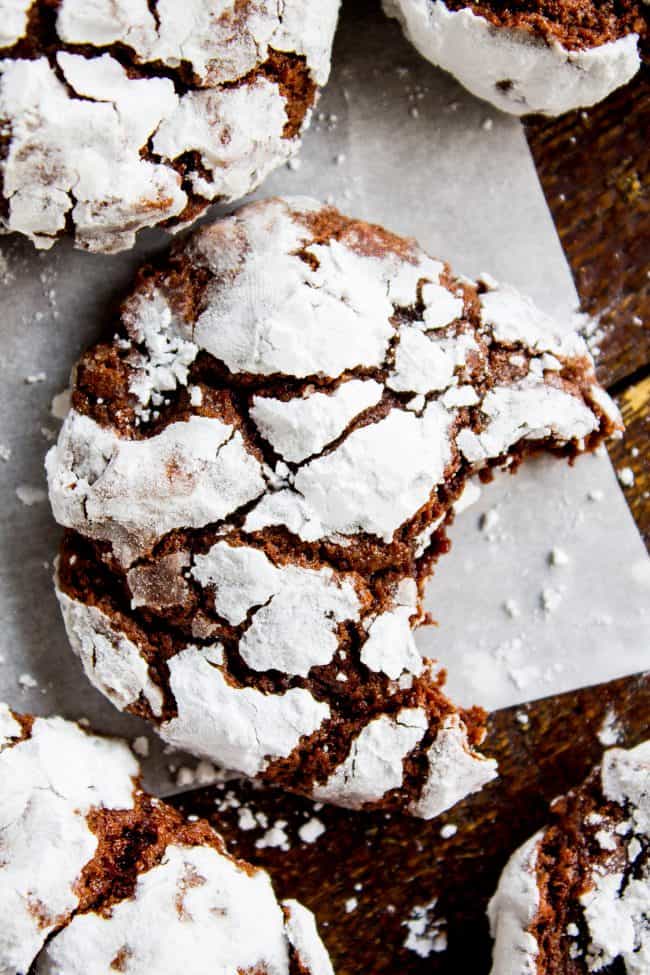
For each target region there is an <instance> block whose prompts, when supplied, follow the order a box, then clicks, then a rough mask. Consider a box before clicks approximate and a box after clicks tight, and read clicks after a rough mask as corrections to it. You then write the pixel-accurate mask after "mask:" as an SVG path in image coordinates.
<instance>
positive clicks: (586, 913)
mask: <svg viewBox="0 0 650 975" xmlns="http://www.w3.org/2000/svg"><path fill="white" fill-rule="evenodd" d="M592 782H593V783H595V782H598V784H599V787H600V790H601V799H600V805H598V804H596V805H595V806H594V807H593V808H592V811H591V812H589V813H588V814H586V815H585V814H584V813H583V814H582V821H581V822H579V823H577V824H576V823H574V822H573V820H572V821H571V826H570V828H571V830H572V831H571V833H570V835H569V838H568V840H567V842H568V843H569V844H570V845H571V846H572V847H573V846H575V842H576V841H575V831H576V829H577V830H578V831H579V830H587V831H589V830H590V831H591V832H592V833H593V837H594V840H595V841H596V844H597V847H596V848H597V849H598V850H599V852H598V853H596V854H594V853H593V846H591V847H589V846H586V849H587V850H589V851H590V852H588V853H586V854H585V852H584V849H585V847H582V848H581V853H580V857H581V863H580V879H579V883H578V885H577V889H576V890H575V891H574V895H573V896H574V900H570V901H569V904H568V908H569V911H570V912H571V915H570V916H571V917H572V918H574V919H575V920H572V923H571V925H570V926H571V928H572V931H573V935H572V936H573V937H576V938H578V935H579V933H580V932H581V931H582V932H583V936H582V935H581V937H580V940H579V941H576V943H575V945H573V946H572V947H571V949H570V957H571V958H572V959H573V964H574V966H575V970H576V971H580V972H582V971H584V972H598V971H601V970H603V969H606V968H607V969H609V966H611V965H614V964H615V963H617V962H618V963H619V964H620V965H621V966H622V969H621V970H623V969H624V970H625V972H626V973H628V975H643V973H644V972H646V971H648V967H649V966H650V924H649V923H648V915H647V909H648V903H649V902H650V870H649V869H648V861H647V852H646V853H645V854H644V851H647V844H648V839H649V834H650V742H643V743H642V744H640V745H638V746H637V747H636V748H632V749H630V750H629V751H625V750H624V749H621V748H613V749H611V750H609V751H608V752H606V753H605V755H604V757H603V762H602V767H601V769H600V772H599V773H598V771H596V772H595V773H594V774H593V775H592V776H591V777H590V779H588V780H587V783H586V784H585V786H584V787H583V788H584V789H587V788H589V787H590V783H592ZM581 791H582V790H580V789H579V790H577V791H576V794H575V798H573V794H570V796H569V797H568V799H567V800H566V801H567V802H568V803H569V807H568V808H569V810H571V809H573V808H576V809H579V808H580V807H579V806H575V805H571V803H573V804H575V803H576V802H579V800H580V795H581ZM611 804H614V806H615V809H614V811H612V807H611ZM616 807H618V811H616ZM566 814H567V813H565V815H566ZM572 815H573V814H572ZM549 829H557V827H555V826H552V827H549ZM547 832H548V831H547V830H543V831H541V832H540V833H538V834H536V835H535V836H534V837H533V838H532V839H530V840H528V841H527V842H526V843H525V844H524V845H523V846H522V847H520V849H519V850H518V851H517V852H516V853H515V854H514V855H513V856H512V858H511V859H510V862H509V863H508V865H507V866H506V868H505V870H504V872H503V874H502V876H501V879H500V881H499V886H498V888H497V892H496V894H495V895H494V897H493V898H492V901H491V902H490V906H489V910H488V913H489V916H490V924H491V928H492V935H493V937H494V938H495V945H494V954H493V959H494V962H493V968H492V972H493V975H537V973H538V972H540V971H546V970H547V969H546V968H545V967H544V960H542V961H541V962H540V961H539V960H538V959H539V957H540V951H541V945H540V943H538V940H537V937H536V934H537V932H538V931H539V933H540V937H541V936H544V934H545V929H546V928H548V927H550V926H551V924H552V914H550V915H549V911H550V907H549V904H547V905H546V912H547V913H546V916H545V917H544V918H541V917H540V916H538V913H539V909H540V905H541V897H540V889H539V888H540V886H541V883H542V879H541V877H539V876H538V874H537V871H536V858H537V856H538V852H539V851H540V850H541V848H542V845H543V844H544V841H545V837H546V833H547ZM555 843H556V844H557V843H558V840H557V839H556V840H555ZM552 849H553V847H551V850H552ZM546 857H547V859H548V857H549V850H548V849H546ZM640 858H641V859H640ZM552 869H553V867H552V865H551V866H549V865H548V863H547V865H546V867H545V871H546V873H548V872H549V871H552ZM568 889H569V890H571V889H572V888H571V887H569V888H568ZM551 932H552V933H551V934H550V935H548V934H547V935H546V936H547V937H554V933H553V931H552V928H551ZM560 936H562V935H560ZM540 966H541V967H540ZM549 970H550V969H549Z"/></svg>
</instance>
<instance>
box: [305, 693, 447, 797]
mask: <svg viewBox="0 0 650 975" xmlns="http://www.w3.org/2000/svg"><path fill="white" fill-rule="evenodd" d="M427 726H428V721H427V714H426V711H424V709H422V708H410V709H406V708H404V709H402V710H401V711H399V712H398V714H397V715H396V716H395V718H389V717H388V716H387V715H382V716H381V717H380V718H375V719H374V720H373V721H370V722H369V723H368V724H367V725H366V726H365V728H363V730H362V731H361V733H360V734H359V736H358V737H357V738H356V739H355V740H354V741H353V743H352V748H351V750H350V754H349V755H348V757H347V758H346V759H345V761H344V762H342V763H341V765H339V766H338V768H337V769H336V770H335V771H334V773H333V775H332V776H331V777H330V778H329V779H328V780H327V782H325V784H324V785H316V786H315V787H314V790H313V797H314V799H317V800H324V801H325V802H330V801H332V800H335V801H336V803H337V805H339V806H346V807H348V808H349V809H361V808H362V807H363V806H364V805H365V804H366V803H368V802H379V800H380V799H383V797H384V796H385V795H386V793H387V792H389V791H390V790H391V789H397V788H398V787H399V786H401V785H402V782H403V779H404V767H403V766H404V759H405V758H406V756H407V755H408V754H409V752H411V751H412V750H413V749H414V747H415V746H416V745H417V744H418V742H419V741H420V740H421V739H422V737H423V736H424V733H425V732H426V730H427Z"/></svg>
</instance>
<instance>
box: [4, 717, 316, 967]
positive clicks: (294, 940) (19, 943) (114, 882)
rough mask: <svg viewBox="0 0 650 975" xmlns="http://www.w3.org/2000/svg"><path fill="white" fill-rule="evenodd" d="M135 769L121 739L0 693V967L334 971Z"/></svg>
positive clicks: (280, 910)
mask: <svg viewBox="0 0 650 975" xmlns="http://www.w3.org/2000/svg"><path fill="white" fill-rule="evenodd" d="M138 775H139V768H138V764H137V762H136V760H135V759H134V758H133V756H132V754H131V752H130V751H129V749H128V748H127V746H126V745H125V744H123V743H121V742H119V741H116V740H109V739H103V738H98V737H95V736H94V735H92V734H88V733H87V732H85V731H83V730H82V729H81V728H79V727H78V726H77V725H76V724H73V723H71V722H68V721H63V720H62V719H61V718H32V717H29V716H23V715H18V714H15V713H13V712H11V711H10V710H9V709H8V708H7V706H6V705H4V704H0V916H1V917H2V925H0V973H2V975H17V973H27V971H30V972H33V973H34V975H46V973H47V975H55V973H56V975H62V973H65V975H76V973H79V975H94V973H97V975H99V973H106V972H111V971H118V972H124V973H127V975H150V973H151V972H154V971H155V972H157V973H160V975H181V973H186V972H187V973H189V975H203V973H205V972H206V971H207V970H208V969H209V970H211V971H212V970H214V971H219V972H224V973H226V972H228V973H230V972H233V973H234V972H243V971H251V972H252V971H255V972H259V973H260V975H332V967H331V964H330V962H329V958H328V956H327V953H326V951H325V948H324V947H323V945H322V943H321V941H320V939H319V937H318V933H317V931H316V926H315V923H314V918H313V915H312V914H311V913H310V912H309V911H308V910H307V909H306V908H304V907H303V906H302V905H301V904H299V903H297V902H296V901H291V900H290V901H284V902H283V903H278V901H277V900H276V898H275V895H274V893H273V889H272V887H271V882H270V879H269V877H268V875H267V874H266V873H265V872H264V871H262V870H257V869H254V868H253V867H250V866H249V865H248V864H246V863H244V862H242V861H238V860H234V859H233V858H232V857H230V856H229V855H228V853H227V852H226V850H225V848H224V845H223V842H222V840H221V838H220V837H219V836H218V834H217V833H215V832H214V830H213V829H212V828H211V827H210V826H208V824H207V823H205V822H201V821H197V822H191V823H190V822H186V821H185V820H183V818H182V817H181V816H180V815H179V814H178V813H177V812H176V811H175V810H173V809H171V808H170V807H168V806H165V805H164V804H163V803H161V802H159V801H158V800H155V799H152V798H151V797H149V796H147V795H146V794H145V793H143V792H142V791H141V789H140V788H139V786H138Z"/></svg>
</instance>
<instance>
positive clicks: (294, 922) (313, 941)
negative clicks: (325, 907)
mask: <svg viewBox="0 0 650 975" xmlns="http://www.w3.org/2000/svg"><path fill="white" fill-rule="evenodd" d="M282 906H283V907H284V910H285V913H286V915H287V917H286V920H285V922H284V923H285V929H286V932H287V937H288V938H289V941H290V942H291V944H292V945H293V947H294V949H295V950H296V952H297V954H298V958H299V959H300V962H301V963H302V965H303V966H304V967H305V968H306V969H307V971H308V972H309V973H310V975H334V969H333V968H332V962H331V961H330V957H329V955H328V954H327V951H326V950H325V947H324V945H323V942H322V941H321V940H320V938H319V936H318V931H317V929H316V923H315V921H314V915H313V914H312V912H311V911H308V910H307V908H306V907H305V906H304V905H303V904H301V903H300V902H299V901H295V900H285V901H283V902H282Z"/></svg>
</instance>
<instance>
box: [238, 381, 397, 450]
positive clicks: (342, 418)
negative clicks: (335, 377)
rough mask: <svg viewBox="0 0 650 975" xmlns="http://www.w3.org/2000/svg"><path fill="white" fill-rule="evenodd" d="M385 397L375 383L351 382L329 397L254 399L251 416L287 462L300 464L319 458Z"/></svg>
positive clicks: (381, 389) (320, 395)
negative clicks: (362, 414) (364, 412)
mask: <svg viewBox="0 0 650 975" xmlns="http://www.w3.org/2000/svg"><path fill="white" fill-rule="evenodd" d="M382 395H383V387H382V386H381V384H380V383H378V382H376V381H375V380H374V379H367V380H360V379H352V380H350V381H349V382H347V383H343V384H342V385H341V386H339V387H338V389H336V390H335V391H334V392H333V393H332V394H331V395H329V396H328V395H326V394H325V393H319V392H314V393H309V394H308V395H306V396H303V397H296V398H294V399H290V400H286V401H283V400H276V399H272V398H271V397H266V396H255V397H254V398H253V406H252V407H251V411H250V414H251V417H252V418H253V420H254V422H255V424H256V426H257V428H258V429H259V431H260V433H261V434H262V436H263V437H264V438H265V439H266V440H268V442H269V443H270V444H271V446H272V447H273V448H274V450H276V451H277V452H278V453H279V454H280V455H281V456H282V457H283V458H284V459H285V460H287V461H290V462H293V463H301V462H302V461H304V460H306V459H307V458H308V457H311V456H312V455H313V454H319V453H320V452H321V451H322V450H323V448H324V447H325V446H327V444H329V443H331V442H332V441H333V440H335V439H336V438H337V437H338V436H340V434H342V433H343V431H344V430H345V428H346V427H347V426H348V424H349V423H350V422H351V421H352V420H353V419H354V418H355V417H356V416H358V415H359V413H363V411H364V410H367V409H369V408H370V407H371V406H376V405H377V403H378V402H379V401H380V400H381V398H382Z"/></svg>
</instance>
